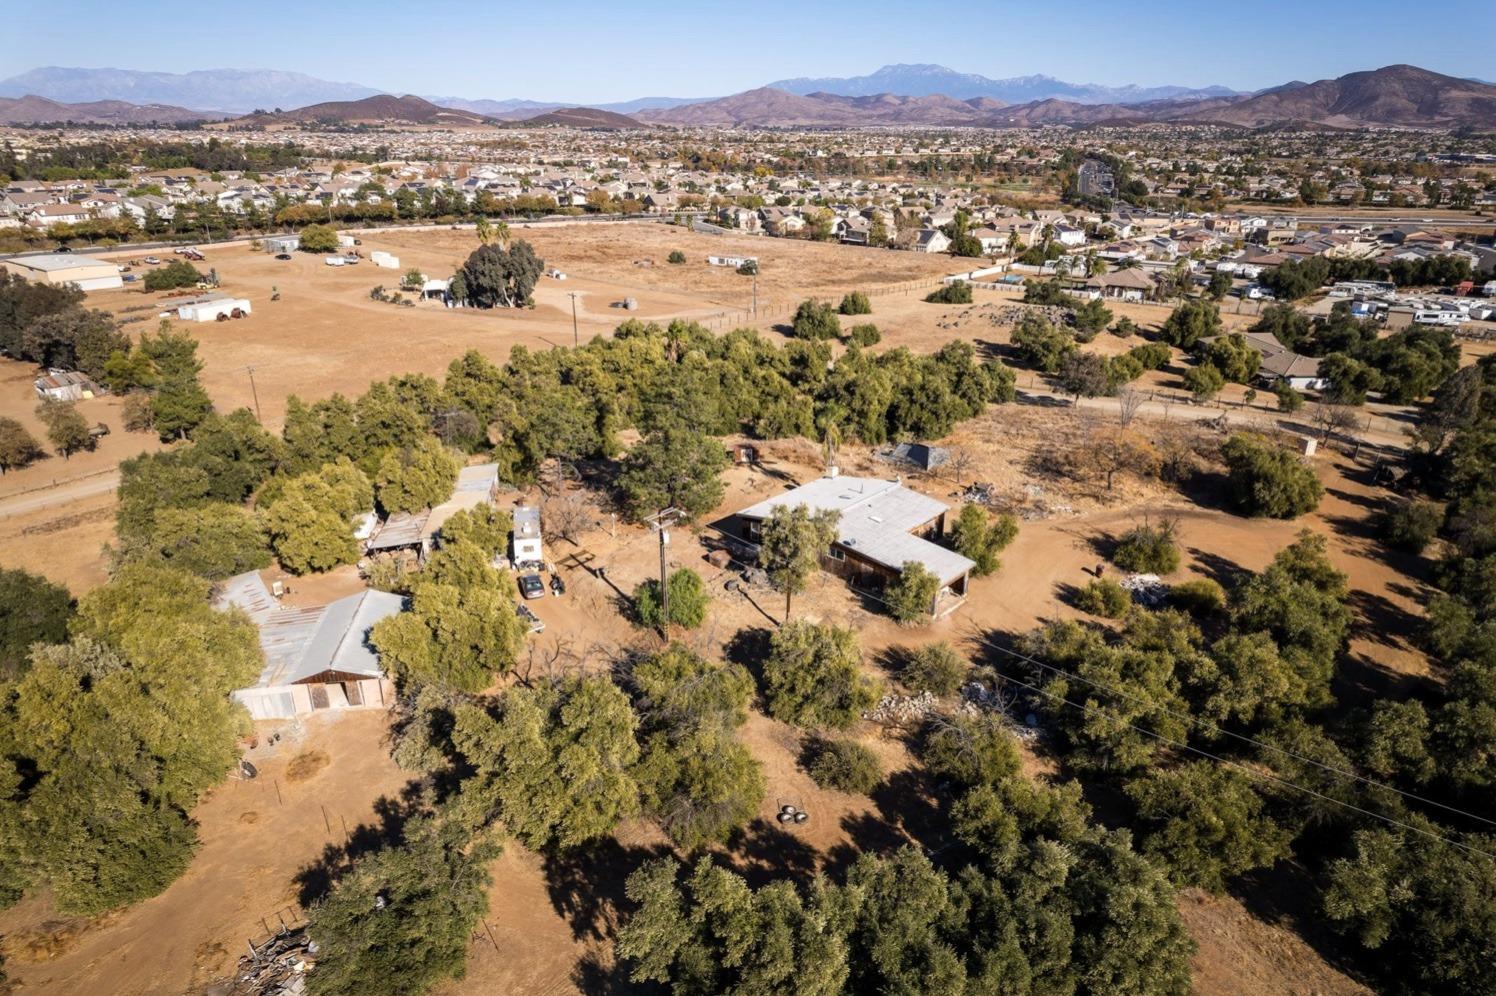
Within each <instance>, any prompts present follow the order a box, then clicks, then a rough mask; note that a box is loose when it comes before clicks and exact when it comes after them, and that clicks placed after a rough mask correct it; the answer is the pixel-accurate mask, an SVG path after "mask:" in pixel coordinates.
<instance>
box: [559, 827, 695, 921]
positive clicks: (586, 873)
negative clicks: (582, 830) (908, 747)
mask: <svg viewBox="0 0 1496 996" xmlns="http://www.w3.org/2000/svg"><path fill="white" fill-rule="evenodd" d="M668 853H669V850H668V849H667V848H665V847H639V846H630V845H624V844H620V843H619V842H618V841H617V840H614V839H613V838H611V837H608V838H604V839H603V840H601V841H598V842H596V843H594V844H591V845H589V846H586V847H578V848H573V849H571V850H567V851H554V852H550V853H548V854H546V855H544V857H543V861H544V864H543V870H544V873H545V890H546V893H547V894H548V895H549V896H550V900H551V906H552V908H554V909H555V911H556V913H557V914H558V915H560V916H561V917H562V918H563V919H565V920H566V922H567V924H568V925H569V926H570V927H571V934H572V937H574V938H576V939H577V940H594V941H601V940H608V939H611V938H612V937H613V934H614V931H615V930H616V929H617V926H618V911H619V909H621V908H622V906H623V904H624V903H625V901H626V899H627V897H626V896H625V894H624V886H625V883H626V882H627V881H628V877H629V875H630V874H632V873H633V871H634V869H636V868H638V867H639V866H640V865H641V864H643V863H644V862H645V861H648V860H650V859H651V858H657V857H660V856H661V855H664V854H668Z"/></svg>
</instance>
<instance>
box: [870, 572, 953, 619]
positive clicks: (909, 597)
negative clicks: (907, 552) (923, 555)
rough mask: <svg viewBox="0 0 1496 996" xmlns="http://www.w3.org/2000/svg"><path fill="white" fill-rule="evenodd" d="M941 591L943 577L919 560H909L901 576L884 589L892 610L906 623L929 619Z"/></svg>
mask: <svg viewBox="0 0 1496 996" xmlns="http://www.w3.org/2000/svg"><path fill="white" fill-rule="evenodd" d="M939 595H940V578H938V577H936V576H935V575H934V574H932V573H931V572H930V571H929V570H928V569H927V568H926V567H925V565H924V564H921V563H920V562H919V561H917V560H906V561H905V562H904V567H903V569H902V570H900V571H899V576H898V577H897V578H895V579H894V580H893V581H892V582H890V583H889V585H888V587H887V588H885V589H884V591H883V601H884V603H885V604H887V606H888V614H889V615H891V616H893V617H894V618H895V619H896V620H898V621H899V622H901V623H904V624H906V625H909V624H913V623H917V622H928V621H929V619H930V618H931V617H932V616H933V615H934V612H935V600H936V598H938V597H939Z"/></svg>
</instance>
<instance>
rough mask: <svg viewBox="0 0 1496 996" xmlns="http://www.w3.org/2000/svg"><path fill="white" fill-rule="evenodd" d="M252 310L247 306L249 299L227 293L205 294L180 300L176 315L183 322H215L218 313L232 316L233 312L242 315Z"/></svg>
mask: <svg viewBox="0 0 1496 996" xmlns="http://www.w3.org/2000/svg"><path fill="white" fill-rule="evenodd" d="M251 310H253V309H251V308H250V306H249V299H248V298H244V297H231V296H229V295H228V294H205V295H203V296H202V297H195V298H192V299H191V300H189V301H182V302H180V303H179V304H178V305H177V317H178V318H180V319H181V320H182V321H184V322H216V321H218V316H219V315H227V316H228V317H230V318H233V317H234V312H235V311H238V312H239V317H241V318H242V317H243V316H245V315H247V314H249V313H250V311H251Z"/></svg>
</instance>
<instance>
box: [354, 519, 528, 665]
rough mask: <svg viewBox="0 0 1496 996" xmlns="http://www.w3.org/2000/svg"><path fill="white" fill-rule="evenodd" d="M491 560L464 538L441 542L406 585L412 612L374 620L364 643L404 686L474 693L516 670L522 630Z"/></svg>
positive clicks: (505, 578)
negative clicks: (494, 678) (496, 677)
mask: <svg viewBox="0 0 1496 996" xmlns="http://www.w3.org/2000/svg"><path fill="white" fill-rule="evenodd" d="M491 557H492V555H491V554H487V553H485V552H484V551H483V550H482V549H481V548H479V547H478V546H476V545H474V544H472V543H470V542H467V541H458V542H456V543H449V544H443V546H442V548H441V550H439V551H438V552H437V553H436V554H435V555H433V556H432V558H431V559H430V561H428V563H427V566H426V569H425V570H424V571H423V572H422V573H421V574H420V575H418V576H417V577H416V578H415V579H414V581H413V583H412V585H411V600H410V611H409V612H402V613H400V614H399V615H394V616H390V617H388V618H386V619H381V620H380V621H379V622H378V623H375V625H374V628H373V630H371V631H370V634H369V640H370V642H371V643H372V644H373V645H374V646H375V647H376V648H377V649H378V650H379V654H380V657H381V659H382V660H383V661H384V662H385V664H386V666H387V667H388V668H389V670H390V671H392V672H393V673H394V675H395V677H396V679H397V680H398V681H399V682H400V683H401V684H402V685H405V686H420V685H423V684H427V683H434V684H437V685H441V686H444V687H446V688H451V689H455V690H458V691H464V692H478V691H482V690H483V689H484V688H485V687H487V686H488V684H489V683H490V682H491V681H492V680H493V676H494V675H495V674H505V673H507V672H508V671H509V670H510V669H511V668H513V667H514V664H515V661H516V660H517V659H518V657H519V653H520V650H521V648H522V647H523V645H524V634H525V631H526V627H525V625H524V624H523V623H522V622H521V621H520V619H519V616H518V615H517V614H516V613H515V609H514V594H515V593H514V584H513V582H512V581H511V580H510V579H509V575H508V574H506V573H504V572H502V571H499V570H496V569H495V568H494V567H493V565H492V563H491Z"/></svg>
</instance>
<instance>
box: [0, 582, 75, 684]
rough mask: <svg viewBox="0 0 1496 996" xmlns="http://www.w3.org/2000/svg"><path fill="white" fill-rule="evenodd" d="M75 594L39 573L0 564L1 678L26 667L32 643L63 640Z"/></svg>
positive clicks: (20, 672)
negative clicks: (2, 566)
mask: <svg viewBox="0 0 1496 996" xmlns="http://www.w3.org/2000/svg"><path fill="white" fill-rule="evenodd" d="M72 618H73V596H72V595H71V594H70V593H69V592H68V590H67V589H66V588H64V587H63V586H62V585H60V584H53V583H52V582H51V581H48V580H47V579H46V578H44V577H42V576H41V575H40V574H33V573H31V572H30V571H26V570H20V569H10V568H0V682H4V681H11V680H13V679H15V678H18V677H20V676H21V674H22V672H24V671H25V670H26V666H27V660H28V658H29V657H30V655H31V645H32V644H33V643H63V642H66V640H67V638H68V621H69V620H71V619H72Z"/></svg>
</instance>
